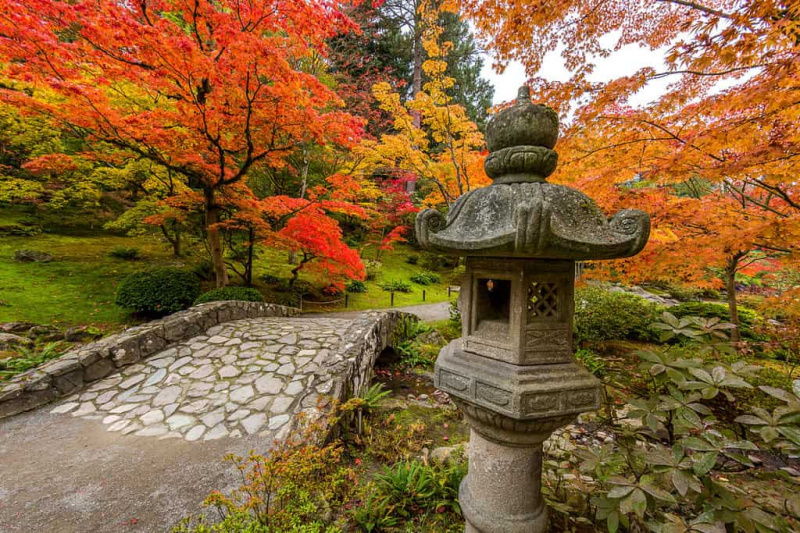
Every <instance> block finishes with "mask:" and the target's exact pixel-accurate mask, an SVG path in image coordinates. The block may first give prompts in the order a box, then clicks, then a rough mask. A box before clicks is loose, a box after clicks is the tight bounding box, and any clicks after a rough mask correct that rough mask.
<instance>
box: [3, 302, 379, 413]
mask: <svg viewBox="0 0 800 533" xmlns="http://www.w3.org/2000/svg"><path fill="white" fill-rule="evenodd" d="M298 312H299V311H298V310H297V309H294V308H291V307H284V306H281V305H275V304H267V303H256V302H240V301H226V302H211V303H207V304H201V305H197V306H194V307H192V308H190V309H187V310H185V311H180V312H178V313H175V314H172V315H169V316H167V317H164V318H162V319H160V320H154V321H152V322H148V323H146V324H142V325H140V326H136V327H133V328H130V329H127V330H125V331H123V332H121V333H117V334H115V335H110V336H108V337H105V338H104V339H101V340H99V341H97V342H93V343H91V344H87V345H85V346H81V347H79V348H77V349H75V350H72V351H70V352H67V353H65V354H64V355H62V356H61V357H59V358H57V359H54V360H52V361H49V362H48V363H45V364H44V365H42V366H40V367H38V368H35V369H32V370H29V371H27V372H24V373H22V374H20V375H18V376H14V377H13V378H12V379H11V380H9V381H8V382H7V383H5V384H0V419H2V418H5V417H7V416H11V415H15V414H17V413H21V412H23V411H28V410H30V409H34V408H36V407H39V406H41V405H44V404H46V403H48V402H50V401H52V400H55V399H56V398H60V397H62V396H65V395H67V394H70V393H72V392H75V391H77V390H78V389H80V388H82V387H83V386H84V385H85V384H87V383H91V382H93V381H96V380H99V379H102V378H104V377H106V376H108V375H109V374H111V373H112V372H115V371H116V370H118V369H119V368H122V367H124V366H127V365H131V364H134V363H136V362H138V361H140V360H141V359H144V358H147V357H149V356H151V355H154V354H156V353H158V352H160V351H162V350H164V349H166V348H168V347H169V346H171V345H173V344H177V343H179V342H183V341H186V340H188V339H190V338H192V337H195V336H197V335H201V334H202V333H203V332H205V331H206V330H207V329H208V328H211V327H213V326H216V325H217V324H221V323H223V322H230V321H232V320H239V319H243V318H259V317H289V316H295V315H297V314H298ZM378 330H379V331H376V332H374V333H373V332H370V333H371V334H374V335H377V336H378V337H382V336H383V335H384V332H383V330H382V329H381V328H378ZM356 345H357V343H355V342H354V346H356ZM356 388H358V387H356Z"/></svg>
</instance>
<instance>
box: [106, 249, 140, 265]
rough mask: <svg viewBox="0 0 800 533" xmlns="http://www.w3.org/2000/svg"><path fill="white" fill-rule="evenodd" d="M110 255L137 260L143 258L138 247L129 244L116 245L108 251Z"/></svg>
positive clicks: (126, 259) (127, 259)
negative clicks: (128, 245)
mask: <svg viewBox="0 0 800 533" xmlns="http://www.w3.org/2000/svg"><path fill="white" fill-rule="evenodd" d="M108 255H110V256H111V257H116V258H117V259H123V260H125V261H136V260H137V259H141V258H142V254H141V252H140V251H139V249H138V248H135V247H127V246H115V247H114V248H112V249H111V251H110V252H108Z"/></svg>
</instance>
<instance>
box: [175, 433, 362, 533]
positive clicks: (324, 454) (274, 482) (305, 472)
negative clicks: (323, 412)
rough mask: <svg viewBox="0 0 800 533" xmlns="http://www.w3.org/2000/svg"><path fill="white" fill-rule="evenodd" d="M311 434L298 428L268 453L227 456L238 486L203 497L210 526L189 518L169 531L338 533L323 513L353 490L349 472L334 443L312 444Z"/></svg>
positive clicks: (203, 519)
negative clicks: (211, 520)
mask: <svg viewBox="0 0 800 533" xmlns="http://www.w3.org/2000/svg"><path fill="white" fill-rule="evenodd" d="M312 427H313V428H314V429H317V430H319V429H320V428H319V427H317V426H313V425H312ZM317 436H318V435H317V434H316V433H314V432H312V431H310V430H308V429H306V428H301V429H300V430H295V431H294V432H293V433H291V434H290V435H289V436H288V437H285V438H284V440H283V441H281V442H278V443H276V446H275V447H273V448H272V449H271V450H270V452H269V455H259V454H256V453H255V452H254V451H251V452H250V455H249V456H248V457H247V458H242V457H236V456H234V455H232V454H229V455H227V456H226V459H227V460H229V461H231V462H233V464H234V465H235V467H236V469H237V470H238V471H239V472H240V474H241V482H242V485H241V486H240V487H239V488H238V490H234V491H232V492H231V493H230V495H227V494H223V493H221V492H213V493H211V495H209V497H208V498H207V499H206V501H205V503H204V505H205V506H206V507H208V508H209V510H210V511H213V513H207V514H213V515H215V516H216V517H217V520H216V523H213V524H210V523H209V522H208V520H207V518H206V516H204V515H199V516H198V517H194V518H193V517H189V518H185V519H183V520H182V521H181V522H180V523H179V524H178V526H176V527H175V528H173V529H172V532H173V533H211V532H212V531H213V532H216V533H242V532H251V533H257V532H258V533H279V532H280V533H335V532H340V531H341V529H339V528H338V527H336V526H335V525H334V524H331V523H330V518H326V515H330V513H331V512H332V511H333V510H336V509H339V508H341V507H343V506H344V504H345V502H346V501H347V499H348V497H349V494H350V492H351V490H352V488H353V487H354V486H355V473H354V472H353V471H352V470H351V469H349V468H347V467H346V466H345V464H344V463H343V460H342V457H343V454H344V450H343V448H342V447H341V446H340V445H336V444H328V445H317V444H312V443H311V442H313V441H315V438H316V437H317Z"/></svg>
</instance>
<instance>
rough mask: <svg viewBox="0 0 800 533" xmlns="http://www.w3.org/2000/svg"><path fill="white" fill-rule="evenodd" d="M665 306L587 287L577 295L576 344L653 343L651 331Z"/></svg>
mask: <svg viewBox="0 0 800 533" xmlns="http://www.w3.org/2000/svg"><path fill="white" fill-rule="evenodd" d="M663 310H664V308H663V306H660V305H658V304H655V303H653V302H650V301H649V300H647V299H645V298H642V297H641V296H636V295H635V294H628V293H624V292H610V291H607V290H605V289H602V288H599V287H586V288H582V289H578V290H577V291H576V292H575V340H576V341H577V342H578V343H579V344H583V343H588V344H591V343H594V342H599V341H608V340H639V341H652V340H656V339H657V336H656V334H655V332H654V331H653V330H651V329H650V324H652V323H653V322H654V321H655V320H656V319H657V318H658V317H659V316H660V315H661V312H662V311H663Z"/></svg>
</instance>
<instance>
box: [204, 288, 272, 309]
mask: <svg viewBox="0 0 800 533" xmlns="http://www.w3.org/2000/svg"><path fill="white" fill-rule="evenodd" d="M225 300H240V301H243V302H263V301H264V295H262V294H261V293H260V292H259V291H258V290H257V289H253V288H251V287H221V288H219V289H211V290H210V291H208V292H204V293H203V294H201V295H200V296H199V297H198V298H197V300H195V301H194V303H195V305H197V304H204V303H207V302H220V301H225Z"/></svg>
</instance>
